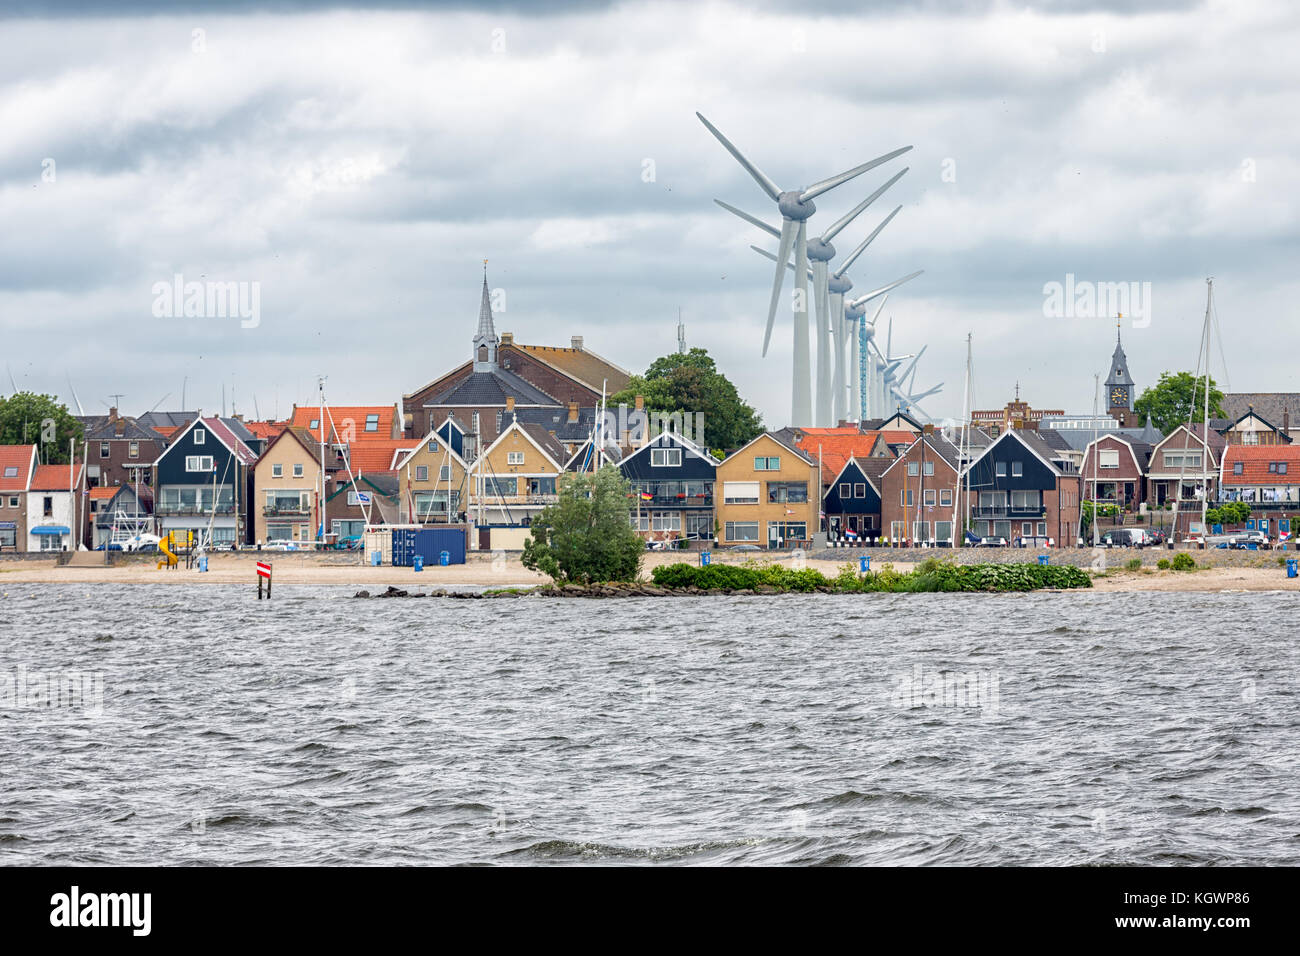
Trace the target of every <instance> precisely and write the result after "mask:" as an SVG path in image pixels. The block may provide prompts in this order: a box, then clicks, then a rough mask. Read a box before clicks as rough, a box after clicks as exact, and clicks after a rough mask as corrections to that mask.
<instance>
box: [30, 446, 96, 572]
mask: <svg viewBox="0 0 1300 956" xmlns="http://www.w3.org/2000/svg"><path fill="white" fill-rule="evenodd" d="M84 467H85V466H84V465H82V464H77V465H37V466H36V472H35V474H33V475H32V483H31V485H30V486H29V487H28V489H27V550H28V551H75V550H77V545H78V543H79V542H78V537H79V535H77V533H76V529H77V528H79V527H84V521H85V516H84V515H80V514H76V513H75V512H74V505H76V503H77V500H78V499H77V495H79V494H80V493H81V472H82V469H83V468H84ZM82 507H84V505H83V506H82ZM78 519H80V521H81V524H79V523H78Z"/></svg>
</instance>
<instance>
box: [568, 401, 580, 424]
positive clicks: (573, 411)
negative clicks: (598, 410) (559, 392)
mask: <svg viewBox="0 0 1300 956" xmlns="http://www.w3.org/2000/svg"><path fill="white" fill-rule="evenodd" d="M577 420H578V403H577V402H569V421H571V422H576V421H577Z"/></svg>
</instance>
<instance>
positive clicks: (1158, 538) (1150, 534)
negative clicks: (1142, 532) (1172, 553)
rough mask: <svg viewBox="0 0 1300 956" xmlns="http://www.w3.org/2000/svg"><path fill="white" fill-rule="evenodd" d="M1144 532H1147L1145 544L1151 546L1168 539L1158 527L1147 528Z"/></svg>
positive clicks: (1158, 544)
mask: <svg viewBox="0 0 1300 956" xmlns="http://www.w3.org/2000/svg"><path fill="white" fill-rule="evenodd" d="M1146 533H1147V544H1149V545H1151V546H1153V547H1157V546H1160V545H1163V544H1164V543H1165V542H1166V541H1168V540H1169V536H1168V535H1166V534H1165V533H1164V532H1163V531H1161V530H1160V529H1159V528H1147V529H1146Z"/></svg>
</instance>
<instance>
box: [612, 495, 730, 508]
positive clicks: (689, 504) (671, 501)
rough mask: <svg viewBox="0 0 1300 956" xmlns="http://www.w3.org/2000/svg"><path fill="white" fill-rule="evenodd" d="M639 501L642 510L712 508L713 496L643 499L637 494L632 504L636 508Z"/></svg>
mask: <svg viewBox="0 0 1300 956" xmlns="http://www.w3.org/2000/svg"><path fill="white" fill-rule="evenodd" d="M637 501H640V502H641V507H642V508H659V509H663V508H712V507H713V495H712V494H699V495H655V496H654V497H653V498H641V497H640V496H639V495H637V494H633V495H632V504H633V506H634V507H635V505H636V503H637Z"/></svg>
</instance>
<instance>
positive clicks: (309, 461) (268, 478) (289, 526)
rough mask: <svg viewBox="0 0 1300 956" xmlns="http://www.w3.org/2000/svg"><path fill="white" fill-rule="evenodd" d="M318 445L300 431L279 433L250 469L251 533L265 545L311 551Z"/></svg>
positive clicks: (316, 520)
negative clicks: (296, 546)
mask: <svg viewBox="0 0 1300 956" xmlns="http://www.w3.org/2000/svg"><path fill="white" fill-rule="evenodd" d="M319 496H320V445H319V444H317V442H315V441H314V440H313V439H312V437H311V433H310V432H308V431H307V430H306V429H303V428H293V427H289V428H286V429H285V430H284V431H282V432H281V433H280V434H279V435H278V436H277V437H276V439H275V441H273V442H271V445H270V447H269V448H267V449H266V451H265V452H263V453H262V457H261V458H259V459H258V460H257V464H256V466H254V468H253V500H252V502H251V505H252V507H251V509H250V510H252V512H253V533H254V536H255V539H256V540H257V541H260V542H263V543H265V544H271V543H273V542H277V541H278V542H288V541H293V542H297V543H298V544H300V545H302V546H303V547H313V546H314V544H315V541H316V528H317V526H318V525H319V523H320V520H319V516H317V515H316V512H315V504H316V501H317V499H318V498H319Z"/></svg>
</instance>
